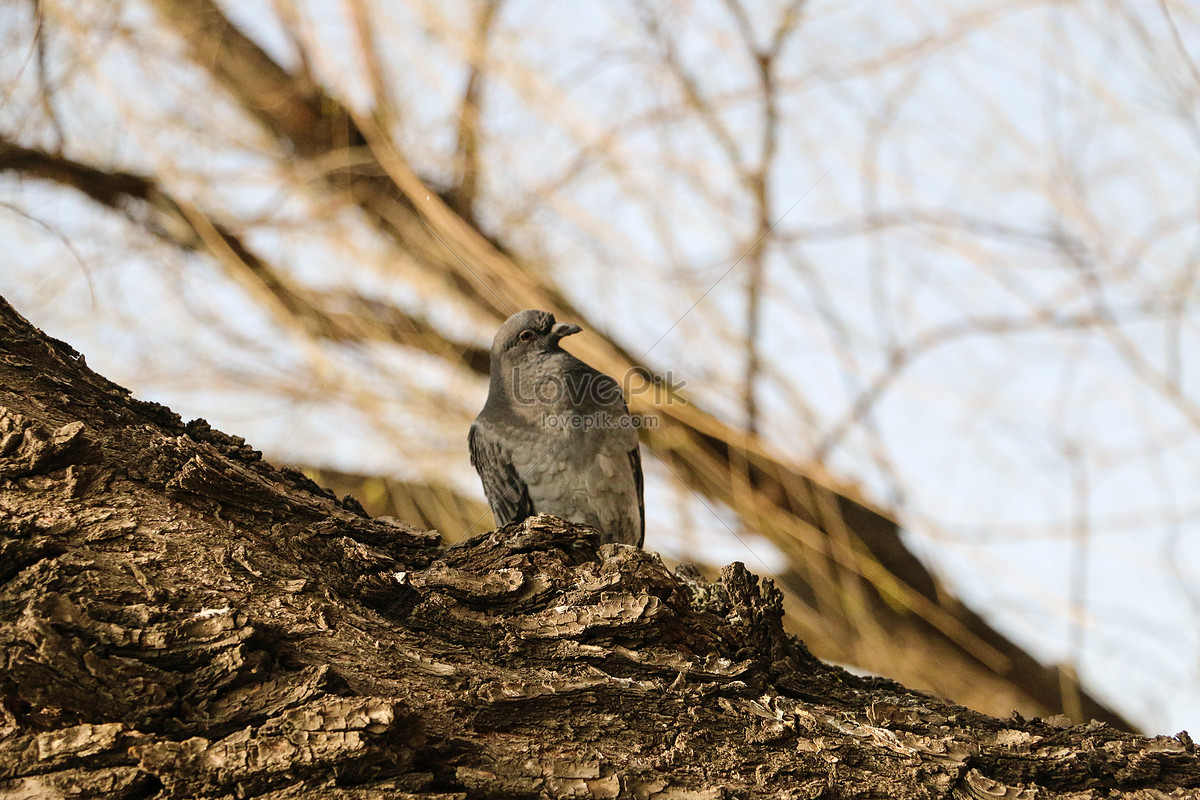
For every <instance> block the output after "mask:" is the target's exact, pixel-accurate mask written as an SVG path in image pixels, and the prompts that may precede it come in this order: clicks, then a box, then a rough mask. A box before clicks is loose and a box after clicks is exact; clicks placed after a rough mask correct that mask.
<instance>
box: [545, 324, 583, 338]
mask: <svg viewBox="0 0 1200 800" xmlns="http://www.w3.org/2000/svg"><path fill="white" fill-rule="evenodd" d="M581 330H583V328H581V327H579V326H578V325H572V324H571V323H569V322H557V323H555V324H554V327H552V328H551V329H550V338H551V339H553V340H554V341H556V342H557V341H558V340H559V339H561V338H563V337H564V336H570V335H571V334H573V333H579V332H580V331H581Z"/></svg>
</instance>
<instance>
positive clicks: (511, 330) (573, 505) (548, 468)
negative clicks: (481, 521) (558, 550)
mask: <svg viewBox="0 0 1200 800" xmlns="http://www.w3.org/2000/svg"><path fill="white" fill-rule="evenodd" d="M581 330H583V329H582V328H580V327H579V326H578V325H573V324H570V323H565V322H555V320H554V315H553V314H551V313H549V312H547V311H537V310H532V309H530V310H526V311H518V312H517V313H516V314H513V315H512V316H511V317H509V318H508V319H507V320H505V322H504V324H503V325H501V326H500V329H499V330H498V331H497V332H496V336H495V338H494V339H493V340H492V349H491V376H490V382H489V384H488V397H487V402H486V403H484V406H483V410H482V411H480V412H479V415H478V416H477V417H476V418H475V421H474V422H473V423H472V424H471V429H470V432H469V434H468V437H467V439H468V444H469V446H470V451H471V464H472V466H474V467H475V471H476V472H478V473H479V478H480V481H481V482H482V483H483V493H484V494H485V495H486V496H487V500H488V505H489V506H491V509H492V513H493V515H494V516H495V518H496V525H497V526H503V525H507V524H509V523H512V522H520V521H522V520H524V519H526V518H528V517H531V516H533V515H535V514H553V515H554V516H556V517H561V518H562V519H565V520H568V521H570V522H578V523H583V524H586V525H590V526H591V527H593V528H595V529H596V530H597V531H599V533H600V541H601V543H605V542H616V543H620V544H630V545H636V546H638V547H641V546H642V543H643V541H644V540H645V535H646V507H645V501H644V499H643V480H642V458H641V454H640V453H639V452H638V436H637V424H636V423H637V421H638V420H637V418H635V417H633V416H631V415H630V413H629V409H628V407H627V406H626V405H625V398H624V397H623V395H622V392H621V386H620V384H619V383H617V381H615V380H613V379H612V378H611V377H609V376H608V375H605V374H604V373H602V372H599V371H598V370H596V369H594V368H592V367H591V366H589V365H588V364H585V363H584V362H583V361H580V360H579V359H578V358H576V357H575V356H573V355H571V354H570V353H568V352H567V351H566V350H563V349H562V347H561V346H560V342H561V341H562V339H563V338H564V337H567V336H573V335H574V334H576V333H579V332H580V331H581Z"/></svg>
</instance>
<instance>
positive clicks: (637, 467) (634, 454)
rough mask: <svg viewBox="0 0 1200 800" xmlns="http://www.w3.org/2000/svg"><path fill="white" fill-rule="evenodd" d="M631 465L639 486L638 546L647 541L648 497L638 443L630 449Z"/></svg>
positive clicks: (634, 479) (635, 483) (634, 481)
mask: <svg viewBox="0 0 1200 800" xmlns="http://www.w3.org/2000/svg"><path fill="white" fill-rule="evenodd" d="M629 465H630V466H631V467H633V483H634V486H636V487H637V499H638V525H640V526H641V529H640V531H639V533H638V540H637V546H638V547H641V546H642V543H643V542H645V541H646V498H645V496H644V495H645V492H644V488H643V484H644V481H643V479H642V454H641V452H640V451H639V450H638V448H637V446H636V445H635V446H634V448H633V449H632V450H630V451H629Z"/></svg>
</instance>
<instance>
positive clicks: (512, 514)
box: [467, 422, 533, 525]
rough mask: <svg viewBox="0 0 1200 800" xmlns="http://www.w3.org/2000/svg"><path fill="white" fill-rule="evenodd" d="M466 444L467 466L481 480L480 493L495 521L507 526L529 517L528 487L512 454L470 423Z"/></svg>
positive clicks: (484, 430)
mask: <svg viewBox="0 0 1200 800" xmlns="http://www.w3.org/2000/svg"><path fill="white" fill-rule="evenodd" d="M467 444H468V445H469V446H470V448H471V466H473V467H475V471H476V472H478V473H479V479H480V480H481V481H483V493H484V494H485V495H486V496H487V500H488V505H489V506H491V507H492V514H493V515H495V517H496V524H497V525H507V524H508V523H510V522H520V521H521V520H523V519H525V518H526V517H531V516H533V501H532V500H530V499H529V487H528V486H527V485H526V484H525V481H523V480H521V476H520V474H518V473H517V470H516V468H515V467H514V466H513V463H512V457H511V456H510V455H509V454H508V452H507V450H506V448H505V447H504V445H502V444H501V443H500V442H499V440H497V438H496V437H495V435H493V434H492V433H491V432H490V431H488V430H487V429H486V428H484V427H481V426H480V425H479V423H478V422H474V423H472V424H471V431H470V433H469V434H468V436H467Z"/></svg>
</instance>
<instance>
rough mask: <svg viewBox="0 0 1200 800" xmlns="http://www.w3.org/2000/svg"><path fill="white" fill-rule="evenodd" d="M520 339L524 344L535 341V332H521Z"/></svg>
mask: <svg viewBox="0 0 1200 800" xmlns="http://www.w3.org/2000/svg"><path fill="white" fill-rule="evenodd" d="M520 339H521V341H522V342H531V341H533V331H530V330H525V331H521V336H520Z"/></svg>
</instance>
